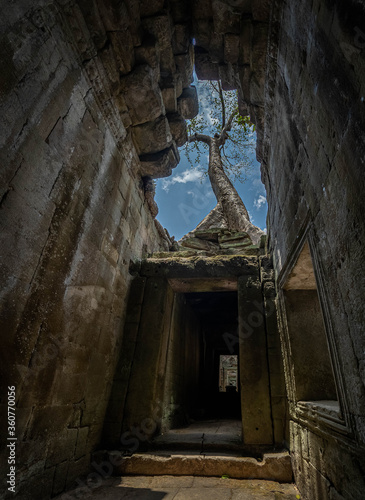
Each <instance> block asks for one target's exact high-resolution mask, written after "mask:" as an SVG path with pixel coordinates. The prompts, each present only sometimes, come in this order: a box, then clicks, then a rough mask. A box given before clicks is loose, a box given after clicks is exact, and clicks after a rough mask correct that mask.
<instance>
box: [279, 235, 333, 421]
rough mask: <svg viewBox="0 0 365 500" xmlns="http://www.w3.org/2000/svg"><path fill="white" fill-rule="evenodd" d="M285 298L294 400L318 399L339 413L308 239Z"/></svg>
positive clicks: (284, 286) (298, 259) (290, 279)
mask: <svg viewBox="0 0 365 500" xmlns="http://www.w3.org/2000/svg"><path fill="white" fill-rule="evenodd" d="M282 300H283V302H284V308H285V316H286V327H287V328H286V336H287V339H286V349H287V354H288V355H289V356H290V358H291V362H292V370H291V385H292V387H291V391H290V392H291V395H292V398H293V399H294V403H298V402H317V404H319V405H320V406H321V407H322V408H327V411H337V412H338V410H339V406H338V402H337V399H338V398H337V391H336V383H335V378H334V375H333V369H332V363H331V358H330V351H329V346H328V340H327V333H326V329H325V323H324V320H323V316H322V310H321V305H320V301H319V298H318V291H317V284H316V279H315V275H314V269H313V264H312V259H311V254H310V249H309V245H308V242H306V243H305V244H304V246H303V248H302V249H301V251H300V253H299V256H298V258H297V260H296V262H295V264H294V266H293V268H292V269H291V271H290V273H289V275H288V276H287V278H286V280H285V282H284V285H283V287H282Z"/></svg>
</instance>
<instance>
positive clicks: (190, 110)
mask: <svg viewBox="0 0 365 500" xmlns="http://www.w3.org/2000/svg"><path fill="white" fill-rule="evenodd" d="M177 107H178V111H179V113H180V114H181V116H183V117H184V118H186V119H188V120H191V119H192V118H195V117H196V115H197V114H198V113H199V102H198V94H197V91H196V87H194V85H191V86H190V87H188V88H185V89H184V90H183V93H182V94H181V96H180V97H179V99H178V101H177Z"/></svg>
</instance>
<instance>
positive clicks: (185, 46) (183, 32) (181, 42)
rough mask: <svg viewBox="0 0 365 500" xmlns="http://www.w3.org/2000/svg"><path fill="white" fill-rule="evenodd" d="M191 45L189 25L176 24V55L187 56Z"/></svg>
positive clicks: (174, 48) (174, 41)
mask: <svg viewBox="0 0 365 500" xmlns="http://www.w3.org/2000/svg"><path fill="white" fill-rule="evenodd" d="M189 45H190V30H189V26H188V25H187V24H175V31H174V37H173V39H172V49H173V53H174V54H175V55H177V54H186V53H187V52H188V50H189Z"/></svg>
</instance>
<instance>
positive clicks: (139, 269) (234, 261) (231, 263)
mask: <svg viewBox="0 0 365 500" xmlns="http://www.w3.org/2000/svg"><path fill="white" fill-rule="evenodd" d="M173 255H174V253H173V252H171V258H163V259H154V258H149V259H146V260H144V261H142V262H135V263H133V264H131V267H130V272H131V273H133V274H134V273H139V274H140V276H164V277H166V278H167V279H191V278H199V279H204V278H223V279H227V278H235V277H238V276H247V275H251V276H256V277H257V279H258V277H259V260H258V258H257V257H243V256H241V255H239V256H238V255H232V256H230V255H224V256H221V255H220V256H214V257H203V256H194V257H186V258H182V257H180V258H174V257H173Z"/></svg>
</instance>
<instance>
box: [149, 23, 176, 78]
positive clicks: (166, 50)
mask: <svg viewBox="0 0 365 500" xmlns="http://www.w3.org/2000/svg"><path fill="white" fill-rule="evenodd" d="M142 25H143V28H144V29H145V30H146V31H147V32H148V33H149V34H151V35H153V36H154V37H155V38H156V40H158V48H159V57H160V67H161V73H163V74H164V75H166V76H167V75H174V73H175V64H174V55H173V52H172V46H171V40H172V36H173V24H172V20H171V18H170V16H168V15H158V16H154V17H147V18H145V19H143V23H142Z"/></svg>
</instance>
